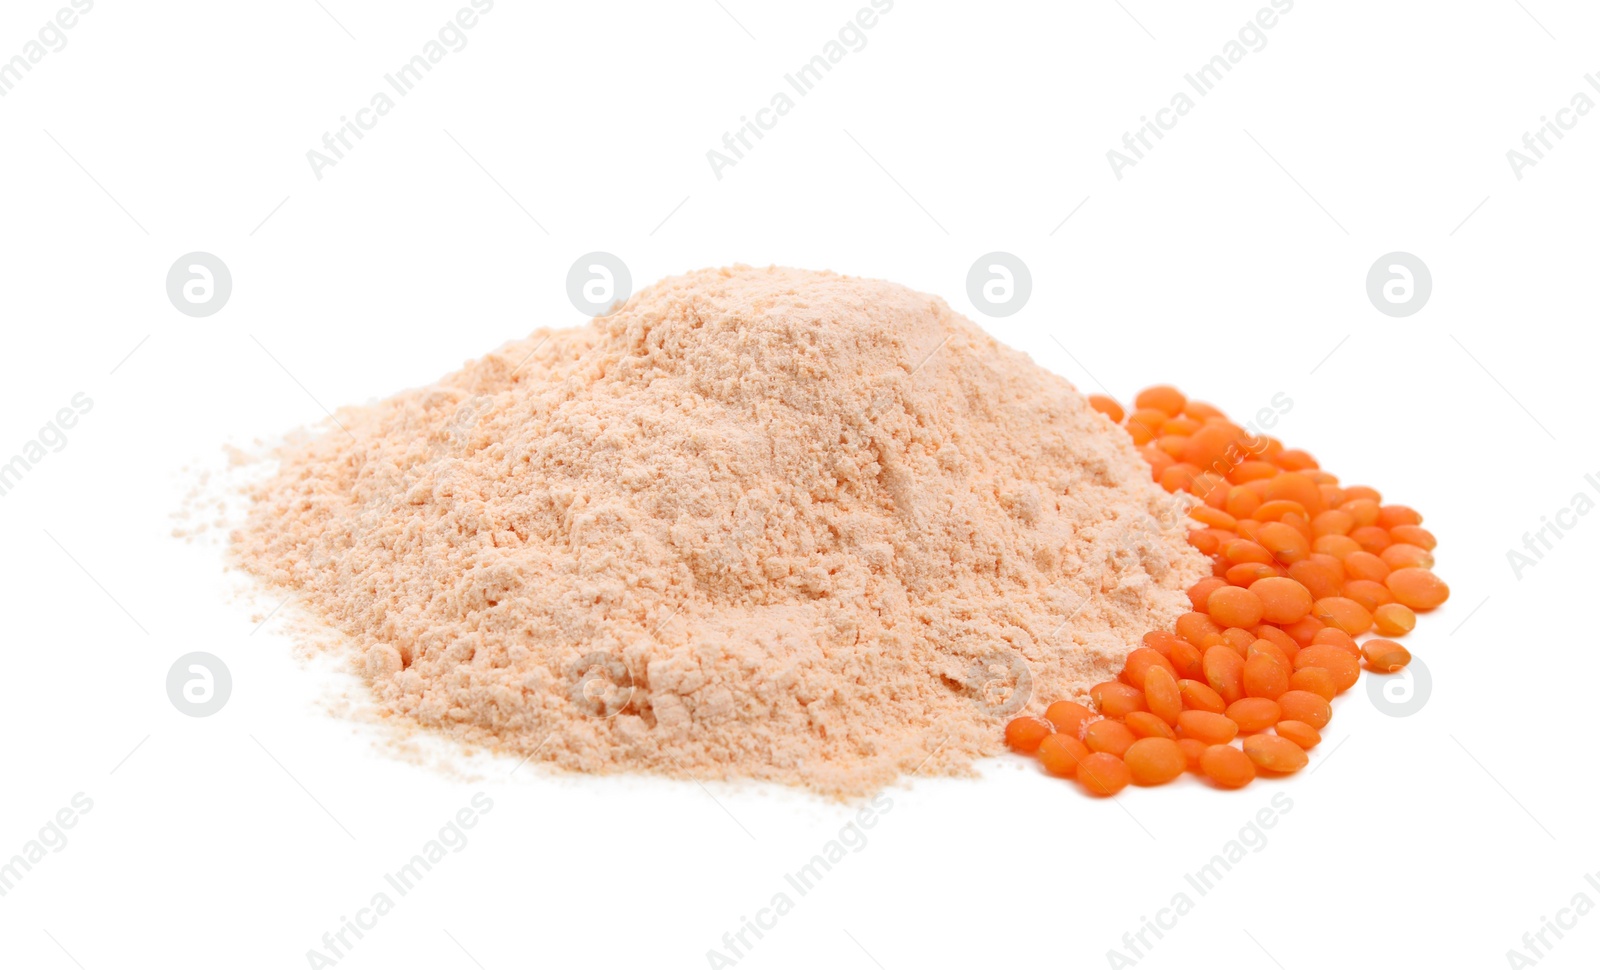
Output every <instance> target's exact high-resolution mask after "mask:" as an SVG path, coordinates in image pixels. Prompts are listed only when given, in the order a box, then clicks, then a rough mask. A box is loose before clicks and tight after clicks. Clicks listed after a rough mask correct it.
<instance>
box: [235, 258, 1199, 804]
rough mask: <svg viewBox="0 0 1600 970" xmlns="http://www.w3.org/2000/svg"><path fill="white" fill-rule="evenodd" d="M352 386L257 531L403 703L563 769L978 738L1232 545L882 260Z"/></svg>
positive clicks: (256, 552) (847, 766) (755, 760)
mask: <svg viewBox="0 0 1600 970" xmlns="http://www.w3.org/2000/svg"><path fill="white" fill-rule="evenodd" d="M337 421H338V424H339V425H340V426H342V427H330V428H328V429H324V430H322V431H321V432H320V433H319V434H317V435H315V436H313V437H311V438H309V439H307V440H303V441H301V442H299V443H295V444H291V445H288V446H286V447H285V448H284V449H282V451H281V453H280V454H278V455H277V456H276V457H277V459H278V461H279V465H278V467H277V469H276V471H275V473H274V474H273V475H272V476H271V477H270V478H269V479H268V480H266V482H265V483H264V484H262V485H260V486H258V487H257V488H256V490H255V491H254V493H253V495H252V496H251V507H250V511H249V513H248V517H247V519H246V521H245V523H244V524H243V526H242V527H241V528H240V529H239V530H238V531H237V532H236V533H235V534H234V536H233V551H234V555H235V558H236V561H237V562H238V563H239V564H240V565H242V566H243V567H244V568H246V569H247V570H249V571H250V572H252V573H254V574H255V575H257V576H258V577H260V578H261V579H262V580H264V581H266V582H268V583H269V584H272V585H274V586H278V587H282V588H284V589H287V590H293V591H295V592H297V593H298V594H300V597H299V603H300V604H301V605H303V606H305V607H307V608H308V609H309V610H310V611H311V612H312V613H313V614H314V615H315V616H316V617H318V618H319V619H320V620H322V621H324V622H325V623H326V624H328V625H329V626H331V627H333V628H335V629H337V630H338V631H340V632H341V633H342V634H343V639H345V640H348V641H349V642H350V644H351V649H352V651H353V653H352V656H353V657H354V658H356V659H357V661H358V669H360V670H361V672H362V673H363V674H364V675H365V676H366V678H367V679H368V680H369V682H370V684H371V690H372V693H373V697H374V699H375V703H376V704H377V705H378V707H379V708H380V709H381V710H382V712H383V713H385V714H388V715H393V716H397V717H400V718H403V719H407V720H409V721H410V722H413V723H415V724H417V725H421V726H424V727H426V728H429V729H433V730H437V731H440V732H444V733H445V734H447V735H449V736H452V737H454V738H456V739H458V740H460V741H462V742H465V743H467V744H470V745H477V746H485V747H489V748H492V749H495V750H498V751H503V752H506V753H508V754H510V755H512V756H515V757H518V758H521V757H530V758H531V762H533V763H537V762H545V763H550V764H553V765H555V766H558V767H561V768H565V769H574V770H581V771H589V772H614V771H631V770H638V771H650V772H658V773H662V774H666V775H671V776H676V777H693V778H706V779H709V778H718V779H761V780H770V781H777V782H782V783H787V784H793V785H802V786H806V787H809V788H811V789H814V790H816V791H819V792H821V793H824V794H828V795H833V796H854V795H861V794H866V793H870V792H871V791H873V790H876V789H878V788H881V787H882V786H884V785H886V784H888V783H891V782H893V781H894V780H895V779H896V778H897V777H899V776H901V775H904V774H908V773H912V772H916V773H919V774H923V775H927V774H935V773H942V774H959V773H964V772H967V771H970V766H971V763H972V761H973V759H975V758H977V757H981V756H987V755H992V754H996V753H999V752H1000V751H1001V750H1002V748H1003V742H1002V739H1001V730H1000V728H1001V727H1002V726H1003V725H1004V723H1005V721H1006V720H1007V719H1008V717H1009V716H1011V715H1014V714H1016V713H1018V712H1019V711H1020V710H1022V709H1023V706H1024V704H1025V703H1026V702H1028V701H1029V700H1030V699H1031V700H1033V701H1034V704H1033V706H1040V705H1041V704H1042V699H1044V698H1049V699H1055V698H1061V697H1084V696H1086V692H1087V689H1088V687H1089V686H1090V685H1092V684H1095V683H1098V682H1101V681H1106V680H1111V679H1113V678H1114V677H1115V676H1116V674H1117V673H1118V671H1119V670H1120V669H1121V666H1122V662H1123V658H1124V657H1125V656H1126V654H1127V651H1128V648H1129V646H1130V645H1132V644H1134V643H1136V642H1137V641H1138V639H1139V637H1140V635H1142V634H1143V633H1144V632H1145V631H1146V630H1149V629H1152V628H1167V627H1169V626H1170V624H1171V623H1172V622H1173V620H1174V619H1175V618H1176V617H1177V616H1178V615H1179V614H1181V613H1183V612H1184V611H1186V610H1188V609H1189V601H1188V599H1187V598H1186V596H1185V593H1184V590H1185V589H1186V588H1187V587H1189V586H1191V585H1192V584H1193V583H1195V582H1196V581H1197V580H1198V579H1200V578H1201V577H1202V576H1205V575H1208V574H1209V572H1210V565H1209V562H1208V560H1207V559H1206V558H1205V557H1204V556H1202V555H1201V554H1200V553H1199V552H1197V551H1196V550H1194V549H1193V548H1191V547H1190V546H1189V544H1188V542H1187V541H1186V533H1187V529H1188V526H1187V525H1186V524H1185V520H1186V515H1185V512H1186V511H1187V509H1188V507H1189V505H1192V504H1193V500H1192V499H1188V498H1187V497H1185V496H1177V497H1174V496H1170V495H1168V494H1167V493H1166V492H1165V491H1163V489H1162V488H1161V487H1160V486H1159V485H1157V484H1156V483H1154V482H1152V481H1151V475H1150V469H1149V466H1148V465H1147V464H1146V463H1145V462H1144V461H1143V459H1141V458H1140V456H1139V453H1138V451H1137V449H1136V447H1135V445H1134V444H1133V442H1132V440H1131V439H1130V438H1129V436H1128V434H1127V433H1126V432H1125V431H1123V430H1122V429H1120V428H1118V427H1117V426H1116V425H1114V424H1113V423H1112V422H1111V421H1110V420H1108V419H1107V418H1106V417H1104V416H1102V415H1100V414H1099V413H1097V412H1095V411H1094V410H1093V409H1091V408H1090V406H1089V405H1088V403H1087V402H1086V400H1085V398H1084V397H1083V396H1081V395H1080V394H1079V393H1078V392H1077V391H1076V390H1074V389H1073V387H1072V386H1071V385H1070V384H1069V383H1067V382H1066V381H1065V380H1063V379H1062V378H1060V377H1057V376H1055V375H1053V374H1051V373H1049V372H1047V371H1045V370H1044V369H1042V368H1040V367H1038V366H1037V365H1035V364H1034V363H1033V362H1032V361H1031V360H1029V359H1028V358H1027V357H1026V356H1025V355H1023V354H1021V353H1018V352H1016V351H1014V350H1011V349H1009V348H1007V347H1005V346H1003V345H1001V344H999V343H997V342H996V341H995V340H993V339H991V338H990V337H988V336H987V335H986V334H984V333H983V331H982V330H980V329H979V328H978V327H976V326H974V325H973V324H972V323H970V322H969V321H967V320H966V319H964V318H962V317H960V316H958V315H957V314H955V313H953V312H952V311H951V310H950V308H949V307H948V306H946V305H945V303H944V302H943V301H942V300H939V299H938V298H936V297H931V296H927V295H924V294H920V293H915V292H912V291H910V290H907V289H905V288H903V287H900V286H896V285H894V284H891V283H885V282H879V281H872V280H861V279H853V278H849V277H843V276H838V275H834V274H831V273H815V272H806V271H800V270H792V269H780V268H769V269H752V268H749V267H735V268H732V269H722V270H704V271H700V272H696V273H690V274H688V275H685V276H680V277H675V278H671V279H667V280H664V281H662V282H660V283H658V284H656V285H655V286H653V287H651V288H649V289H647V290H645V291H643V292H641V293H638V294H636V295H635V296H633V297H632V298H631V299H630V300H629V301H628V302H627V303H626V304H625V305H623V306H621V307H620V308H617V309H616V310H614V311H613V312H612V313H611V314H610V315H609V316H607V317H604V318H600V319H596V320H594V321H592V322H590V323H589V324H587V325H584V326H581V327H578V328H574V329H567V330H541V331H538V332H536V333H534V334H533V335H531V336H530V337H528V338H527V339H526V340H522V341H517V342H514V343H511V344H508V345H507V346H505V347H503V348H501V349H500V350H498V351H496V352H494V353H491V354H489V355H488V356H486V357H483V358H482V359H480V360H477V361H473V362H471V363H469V364H467V365H466V366H465V367H464V368H462V369H461V370H459V371H457V372H456V373H454V374H451V375H449V376H447V377H444V378H442V379H441V380H440V381H439V382H438V383H436V384H434V385H431V386H428V387H423V388H418V389H414V390H410V391H406V392H404V393H401V394H398V395H396V396H394V397H392V398H390V399H388V400H386V401H382V402H380V403H378V404H375V405H372V406H370V407H362V408H348V409H344V410H342V411H340V412H339V414H338V415H337Z"/></svg>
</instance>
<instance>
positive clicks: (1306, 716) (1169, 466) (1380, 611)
mask: <svg viewBox="0 0 1600 970" xmlns="http://www.w3.org/2000/svg"><path fill="white" fill-rule="evenodd" d="M1089 401H1090V403H1091V404H1092V405H1093V406H1094V408H1095V410H1097V411H1099V412H1101V413H1102V414H1105V415H1106V416H1107V417H1109V418H1110V419H1111V420H1112V421H1114V422H1116V423H1118V424H1120V425H1122V426H1123V427H1124V428H1126V429H1127V431H1128V433H1129V434H1130V435H1132V436H1133V440H1134V443H1135V444H1136V445H1138V446H1139V449H1140V453H1141V454H1143V455H1144V457H1145V460H1147V461H1148V462H1149V463H1150V469H1151V474H1152V475H1153V477H1154V478H1155V480H1156V481H1157V482H1159V483H1160V484H1161V485H1162V487H1163V488H1165V489H1166V490H1167V491H1168V492H1174V493H1176V492H1186V493H1188V494H1190V495H1193V496H1195V497H1196V498H1198V499H1199V500H1200V503H1201V504H1199V505H1197V506H1195V507H1194V508H1193V509H1190V510H1189V512H1188V515H1189V517H1190V518H1191V519H1192V520H1193V525H1194V527H1193V528H1192V529H1191V531H1190V532H1189V542H1190V544H1191V545H1193V546H1194V547H1195V548H1196V549H1199V550H1200V551H1201V552H1203V553H1205V554H1206V555H1208V556H1210V557H1211V560H1212V563H1213V568H1212V573H1213V574H1212V575H1211V576H1209V577H1207V578H1206V579H1202V580H1201V581H1200V582H1198V583H1196V584H1195V585H1194V586H1193V587H1191V588H1190V589H1189V601H1190V603H1191V604H1192V605H1193V606H1194V610H1193V612H1190V613H1185V614H1183V615H1182V616H1180V617H1178V620H1177V623H1176V624H1174V629H1173V630H1170V631H1169V630H1152V631H1150V632H1149V633H1146V634H1145V635H1144V642H1143V643H1142V644H1141V645H1140V646H1138V647H1137V648H1136V649H1134V650H1131V651H1130V652H1129V653H1128V656H1127V660H1126V662H1125V664H1124V666H1123V670H1122V674H1121V675H1120V676H1119V677H1118V678H1117V679H1116V680H1112V681H1107V682H1105V683H1103V684H1097V685H1095V686H1094V687H1093V688H1091V689H1090V691H1089V699H1090V701H1091V702H1092V703H1093V705H1094V707H1093V708H1092V709H1091V708H1090V707H1087V706H1085V705H1083V704H1079V703H1077V702H1075V701H1069V700H1060V701H1056V702H1055V703H1054V704H1051V705H1050V706H1049V707H1048V708H1046V710H1045V712H1044V717H1042V718H1040V717H1019V718H1017V719H1015V720H1013V721H1012V722H1011V723H1010V724H1008V725H1006V743H1007V744H1008V745H1010V746H1011V748H1012V749H1013V750H1016V751H1020V752H1026V753H1030V754H1033V755H1036V756H1037V757H1038V759H1039V761H1040V762H1041V763H1042V764H1043V765H1044V768H1045V770H1046V771H1048V772H1050V773H1051V774H1054V775H1059V776H1061V777H1063V778H1076V779H1077V781H1078V783H1079V784H1081V785H1082V786H1083V788H1084V790H1086V791H1088V792H1089V793H1091V794H1094V795H1114V794H1116V793H1117V792H1119V791H1121V790H1122V789H1124V788H1126V787H1127V786H1128V785H1129V784H1130V783H1131V784H1135V785H1164V784H1166V783H1167V782H1170V781H1173V780H1175V779H1177V778H1178V777H1180V776H1181V775H1182V774H1183V773H1184V772H1185V771H1192V772H1195V773H1196V774H1198V775H1200V776H1202V777H1203V778H1206V779H1208V780H1209V781H1210V782H1211V784H1213V785H1215V786H1216V787H1218V788H1242V787H1244V786H1245V785H1248V784H1249V783H1250V782H1251V781H1253V780H1255V778H1256V776H1257V775H1286V774H1291V773H1293V772H1296V771H1299V770H1300V769H1301V768H1303V767H1305V765H1306V762H1307V756H1306V751H1307V750H1308V749H1310V748H1313V747H1315V746H1316V745H1317V744H1318V743H1320V742H1321V740H1322V736H1321V734H1320V733H1319V732H1320V731H1321V730H1322V729H1323V728H1324V727H1326V726H1327V724H1328V721H1329V720H1330V719H1331V718H1332V717H1333V708H1332V706H1331V703H1330V702H1331V701H1332V700H1333V699H1334V698H1335V697H1337V696H1338V695H1339V694H1342V693H1344V692H1345V691H1347V690H1349V689H1350V688H1351V687H1353V686H1354V685H1355V683H1356V681H1357V679H1358V678H1359V677H1360V676H1361V667H1362V665H1363V664H1364V665H1365V666H1366V668H1367V669H1368V670H1369V671H1372V672H1376V673H1394V672H1396V671H1398V670H1401V669H1402V668H1404V667H1405V665H1406V664H1408V663H1409V662H1410V661H1411V654H1410V653H1409V652H1408V651H1407V650H1406V648H1405V647H1403V646H1401V645H1400V644H1398V643H1396V642H1395V641H1394V640H1393V639H1391V638H1393V637H1398V636H1403V635H1404V634H1406V633H1409V632H1410V631H1411V629H1412V627H1414V626H1415V625H1416V622H1417V613H1419V612H1425V611H1427V610H1431V609H1434V608H1435V607H1437V606H1439V605H1440V604H1441V603H1443V602H1444V601H1445V600H1446V599H1447V598H1448V597H1449V595H1450V589H1449V587H1447V586H1446V585H1445V584H1444V582H1443V581H1442V580H1440V579H1439V578H1438V577H1437V576H1435V575H1434V574H1433V573H1432V571H1431V568H1432V566H1433V548H1434V545H1435V542H1434V537H1433V534H1432V533H1430V532H1429V531H1428V530H1427V529H1424V528H1422V516H1421V515H1419V514H1418V513H1417V512H1416V511H1414V510H1413V509H1410V508H1407V507H1406V506H1404V505H1386V504H1384V502H1383V497H1382V496H1381V495H1379V494H1378V492H1377V490H1375V489H1372V488H1368V487H1366V486H1364V485H1350V486H1344V485H1340V484H1339V479H1338V478H1337V477H1336V476H1334V475H1331V474H1329V473H1328V472H1325V471H1323V470H1322V469H1321V468H1319V467H1318V466H1317V462H1316V460H1315V459H1313V458H1312V457H1311V456H1310V455H1308V454H1306V453H1305V452H1304V451H1300V450H1298V449H1293V448H1285V447H1283V445H1282V444H1281V443H1280V442H1278V441H1276V440H1275V439H1273V438H1270V437H1266V436H1262V435H1257V434H1252V433H1251V432H1249V431H1246V430H1245V429H1244V428H1241V427H1240V426H1238V425H1236V424H1234V423H1233V422H1231V421H1229V420H1228V419H1227V417H1226V416H1225V415H1223V414H1222V412H1221V411H1218V410H1217V409H1216V408H1214V407H1212V406H1211V405H1209V404H1202V403H1200V402H1198V401H1190V400H1189V399H1188V398H1186V397H1185V396H1184V395H1183V393H1182V392H1180V391H1178V390H1177V389H1176V388H1174V387H1168V386H1165V385H1163V386H1159V387H1151V388H1147V389H1146V390H1144V391H1142V392H1140V393H1139V395H1138V396H1137V397H1136V398H1135V400H1134V410H1133V412H1132V413H1130V414H1127V415H1126V416H1125V415H1124V413H1123V409H1122V407H1121V406H1120V405H1119V404H1117V402H1116V401H1113V400H1112V399H1110V398H1108V397H1104V396H1102V395H1091V396H1090V398H1089ZM1373 631H1376V632H1377V633H1378V634H1380V635H1381V636H1377V637H1371V638H1369V639H1366V640H1365V641H1363V642H1360V643H1358V642H1357V641H1356V638H1357V637H1361V636H1364V635H1366V634H1368V633H1370V632H1373Z"/></svg>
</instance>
